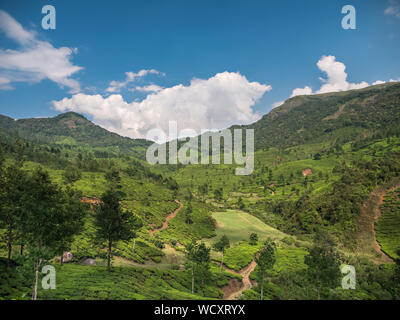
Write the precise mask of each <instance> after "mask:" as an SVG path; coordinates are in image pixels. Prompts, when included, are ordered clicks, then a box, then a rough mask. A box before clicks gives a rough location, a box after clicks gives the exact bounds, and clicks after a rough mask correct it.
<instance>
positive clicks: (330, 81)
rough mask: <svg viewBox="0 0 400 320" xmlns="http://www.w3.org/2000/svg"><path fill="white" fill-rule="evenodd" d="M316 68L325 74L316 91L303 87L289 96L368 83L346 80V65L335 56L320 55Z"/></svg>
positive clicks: (344, 89) (356, 87) (374, 83)
mask: <svg viewBox="0 0 400 320" xmlns="http://www.w3.org/2000/svg"><path fill="white" fill-rule="evenodd" d="M317 66H318V68H319V69H320V70H321V71H322V72H324V73H325V74H326V78H319V79H320V80H321V81H322V85H321V87H320V88H319V89H318V90H317V91H313V90H312V88H311V87H310V86H305V87H304V88H296V89H293V91H292V94H291V96H290V98H292V97H295V96H299V95H310V94H318V93H327V92H337V91H346V90H352V89H362V88H365V87H368V86H369V84H368V82H366V81H361V82H360V83H351V82H348V81H347V73H346V66H345V65H344V64H343V63H342V62H339V61H336V57H335V56H322V57H321V59H319V60H318V62H317ZM397 81H400V78H399V79H398V80H394V79H390V80H389V82H397ZM385 82H386V81H382V80H377V81H375V82H373V83H372V84H371V85H376V84H382V83H385ZM283 102H284V101H278V102H275V103H274V104H273V105H272V108H276V107H278V106H280V105H281V104H283Z"/></svg>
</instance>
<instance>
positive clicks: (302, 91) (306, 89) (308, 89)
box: [290, 86, 312, 97]
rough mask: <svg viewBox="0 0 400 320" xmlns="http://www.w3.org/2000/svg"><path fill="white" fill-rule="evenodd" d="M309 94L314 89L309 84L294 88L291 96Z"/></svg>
mask: <svg viewBox="0 0 400 320" xmlns="http://www.w3.org/2000/svg"><path fill="white" fill-rule="evenodd" d="M307 94H312V89H311V87H309V86H305V87H304V88H296V89H294V90H293V91H292V95H291V96H290V97H294V96H301V95H307Z"/></svg>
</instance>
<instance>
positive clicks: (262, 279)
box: [260, 272, 264, 300]
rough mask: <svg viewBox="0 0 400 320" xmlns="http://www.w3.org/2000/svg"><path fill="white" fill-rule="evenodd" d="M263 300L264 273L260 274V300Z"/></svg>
mask: <svg viewBox="0 0 400 320" xmlns="http://www.w3.org/2000/svg"><path fill="white" fill-rule="evenodd" d="M260 300H264V272H263V273H262V276H261V299H260Z"/></svg>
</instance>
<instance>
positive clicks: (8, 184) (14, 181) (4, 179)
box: [0, 164, 27, 264]
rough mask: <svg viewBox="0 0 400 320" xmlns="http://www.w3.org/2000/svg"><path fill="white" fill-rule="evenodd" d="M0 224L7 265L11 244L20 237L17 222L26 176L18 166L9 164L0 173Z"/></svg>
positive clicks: (10, 253)
mask: <svg viewBox="0 0 400 320" xmlns="http://www.w3.org/2000/svg"><path fill="white" fill-rule="evenodd" d="M0 175H1V177H0V181H1V182H0V223H1V225H2V227H3V228H4V229H5V230H6V238H7V240H6V241H7V249H8V254H7V258H8V264H9V263H10V260H11V255H12V249H13V244H14V241H15V239H16V237H18V235H20V233H19V232H18V221H19V219H20V216H21V214H22V207H23V203H22V201H21V200H22V196H23V192H24V190H26V182H27V181H26V174H25V172H24V171H23V170H22V169H21V168H20V166H19V165H16V164H11V165H9V166H8V167H6V168H5V169H2V170H1V172H0Z"/></svg>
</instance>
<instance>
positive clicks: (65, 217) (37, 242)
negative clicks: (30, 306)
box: [18, 168, 84, 300]
mask: <svg viewBox="0 0 400 320" xmlns="http://www.w3.org/2000/svg"><path fill="white" fill-rule="evenodd" d="M21 203H22V205H23V207H22V210H21V212H22V215H21V216H20V219H19V221H18V225H19V228H20V230H21V233H22V234H23V238H24V241H25V243H26V244H27V245H28V246H29V256H30V257H31V258H32V259H33V260H34V261H35V282H34V289H33V294H32V299H33V300H36V297H37V285H38V274H39V268H40V265H41V263H42V262H44V261H46V260H48V259H51V258H53V257H54V256H55V255H56V254H57V253H58V250H59V246H60V242H64V241H67V240H71V239H72V236H73V234H75V233H77V232H79V230H80V228H79V226H80V225H81V224H82V223H81V220H82V218H83V215H84V208H83V206H82V205H81V203H80V202H79V199H76V198H74V197H72V196H71V195H70V194H67V193H66V192H64V191H63V190H62V189H61V188H60V187H58V186H57V185H56V184H55V183H53V182H52V181H51V180H50V177H49V174H48V173H47V172H46V171H44V170H43V169H41V168H38V169H36V170H35V171H34V172H33V173H32V174H30V175H29V177H28V179H27V181H26V188H25V190H24V192H23V193H22V197H21Z"/></svg>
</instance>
